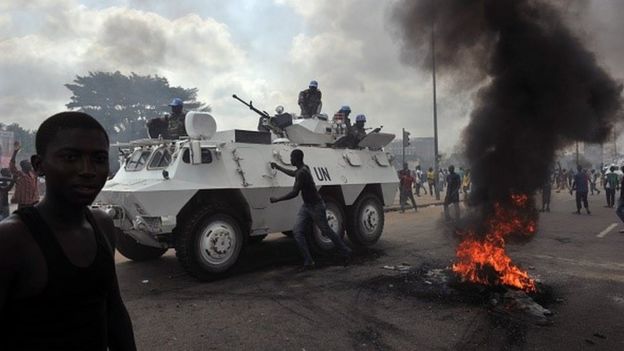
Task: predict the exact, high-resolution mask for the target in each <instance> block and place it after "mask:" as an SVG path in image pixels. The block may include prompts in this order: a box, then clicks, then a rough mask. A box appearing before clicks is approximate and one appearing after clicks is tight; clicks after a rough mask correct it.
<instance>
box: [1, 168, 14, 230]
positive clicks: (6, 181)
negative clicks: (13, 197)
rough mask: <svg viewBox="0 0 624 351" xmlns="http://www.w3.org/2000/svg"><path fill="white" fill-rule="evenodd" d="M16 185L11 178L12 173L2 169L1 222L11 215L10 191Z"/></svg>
mask: <svg viewBox="0 0 624 351" xmlns="http://www.w3.org/2000/svg"><path fill="white" fill-rule="evenodd" d="M14 184H15V181H13V177H11V171H9V169H8V168H2V169H0V221H2V220H3V219H5V218H7V217H8V216H9V214H10V210H9V191H11V189H12V188H13V185H14Z"/></svg>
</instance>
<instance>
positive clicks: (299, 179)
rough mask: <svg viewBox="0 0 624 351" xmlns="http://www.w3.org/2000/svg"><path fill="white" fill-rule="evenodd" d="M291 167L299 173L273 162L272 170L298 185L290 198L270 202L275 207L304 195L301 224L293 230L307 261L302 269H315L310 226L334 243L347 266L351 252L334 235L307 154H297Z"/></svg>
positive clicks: (294, 153) (299, 220) (288, 196)
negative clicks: (288, 177)
mask: <svg viewBox="0 0 624 351" xmlns="http://www.w3.org/2000/svg"><path fill="white" fill-rule="evenodd" d="M290 163H291V164H292V165H293V166H295V167H297V169H296V170H294V171H293V170H290V169H287V168H284V167H282V166H280V165H278V164H277V163H275V162H271V168H275V169H278V170H280V171H282V172H284V173H285V174H287V175H289V176H291V177H295V185H294V186H293V189H292V190H291V191H290V192H289V193H288V194H286V195H284V196H282V197H278V198H275V197H271V198H270V201H271V203H275V202H278V201H284V200H290V199H294V198H295V197H297V195H299V192H301V198H302V199H303V206H301V209H299V213H298V214H297V222H296V224H295V228H293V236H294V237H295V241H296V242H297V246H298V247H299V251H301V254H302V255H303V260H304V261H303V268H302V269H303V270H308V269H313V268H314V260H313V259H312V255H311V254H310V249H309V248H308V243H307V242H306V231H307V230H308V228H309V224H310V222H312V223H314V224H316V226H317V227H318V228H319V229H320V230H321V232H322V233H323V235H325V236H327V237H328V238H330V239H331V241H332V242H333V243H334V245H336V247H337V248H338V250H339V251H340V253H341V255H342V256H343V257H344V258H345V263H346V261H347V260H348V259H349V257H350V256H351V249H349V247H347V245H345V243H344V241H342V239H341V238H340V236H338V235H336V233H334V231H333V230H332V229H331V228H330V227H329V223H327V214H326V213H325V211H326V210H327V209H326V207H325V202H323V199H322V198H321V196H320V195H319V193H318V191H317V190H316V185H315V184H314V178H312V173H310V168H308V166H306V165H305V164H304V163H303V151H301V150H299V149H295V150H293V151H292V152H291V153H290Z"/></svg>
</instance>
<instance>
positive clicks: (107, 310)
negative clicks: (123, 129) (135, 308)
mask: <svg viewBox="0 0 624 351" xmlns="http://www.w3.org/2000/svg"><path fill="white" fill-rule="evenodd" d="M35 143H36V150H37V154H36V155H33V156H32V158H31V161H32V164H33V166H34V168H35V170H36V171H37V173H38V175H39V176H45V179H46V188H47V190H46V194H45V196H44V198H43V200H41V202H39V203H38V204H37V205H36V206H35V207H31V208H24V209H21V210H18V211H17V212H16V213H14V214H13V215H11V216H10V217H9V218H7V219H6V220H4V221H2V222H0V350H107V348H108V349H110V350H136V346H135V343H134V335H133V331H132V324H131V321H130V317H129V316H128V312H127V311H126V308H125V306H124V304H123V301H122V299H121V295H120V293H119V287H118V284H117V275H116V273H115V262H114V259H113V256H114V255H113V253H114V252H113V250H114V249H113V248H112V246H111V243H112V242H113V240H112V234H113V230H114V228H113V223H112V220H111V219H110V218H108V217H107V216H106V215H105V214H104V213H102V212H99V211H92V210H90V209H88V207H87V206H88V205H90V204H91V203H92V202H93V200H94V199H95V197H96V196H97V194H98V193H99V192H100V190H101V189H102V187H103V186H104V183H105V182H106V178H107V176H108V169H109V165H108V148H109V141H108V136H107V134H106V132H105V131H104V129H103V128H102V126H101V125H100V124H99V123H98V122H97V121H96V120H95V119H93V118H92V117H91V116H89V115H87V114H84V113H80V112H63V113H59V114H56V115H54V116H52V117H50V118H48V119H47V120H46V121H44V122H43V124H42V125H41V126H40V127H39V130H38V131H37V135H36V140H35Z"/></svg>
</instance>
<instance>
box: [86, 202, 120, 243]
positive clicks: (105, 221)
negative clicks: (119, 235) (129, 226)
mask: <svg viewBox="0 0 624 351" xmlns="http://www.w3.org/2000/svg"><path fill="white" fill-rule="evenodd" d="M90 211H91V213H92V214H93V218H95V221H96V222H97V225H98V227H99V228H100V230H101V231H102V233H103V234H104V235H106V238H107V239H108V241H109V242H110V244H111V245H112V246H113V247H115V225H114V224H113V220H112V218H110V216H109V215H107V214H106V212H104V211H102V210H100V209H98V208H92V209H90Z"/></svg>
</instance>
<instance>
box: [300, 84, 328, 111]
mask: <svg viewBox="0 0 624 351" xmlns="http://www.w3.org/2000/svg"><path fill="white" fill-rule="evenodd" d="M322 95H323V94H321V91H320V90H319V88H318V82H317V81H315V80H313V81H311V82H310V84H308V89H306V90H302V91H301V92H300V93H299V99H298V101H297V103H298V104H299V107H300V108H301V117H303V118H311V117H312V116H314V115H316V114H319V113H321V108H322V107H323V103H322V101H321V98H322Z"/></svg>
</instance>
